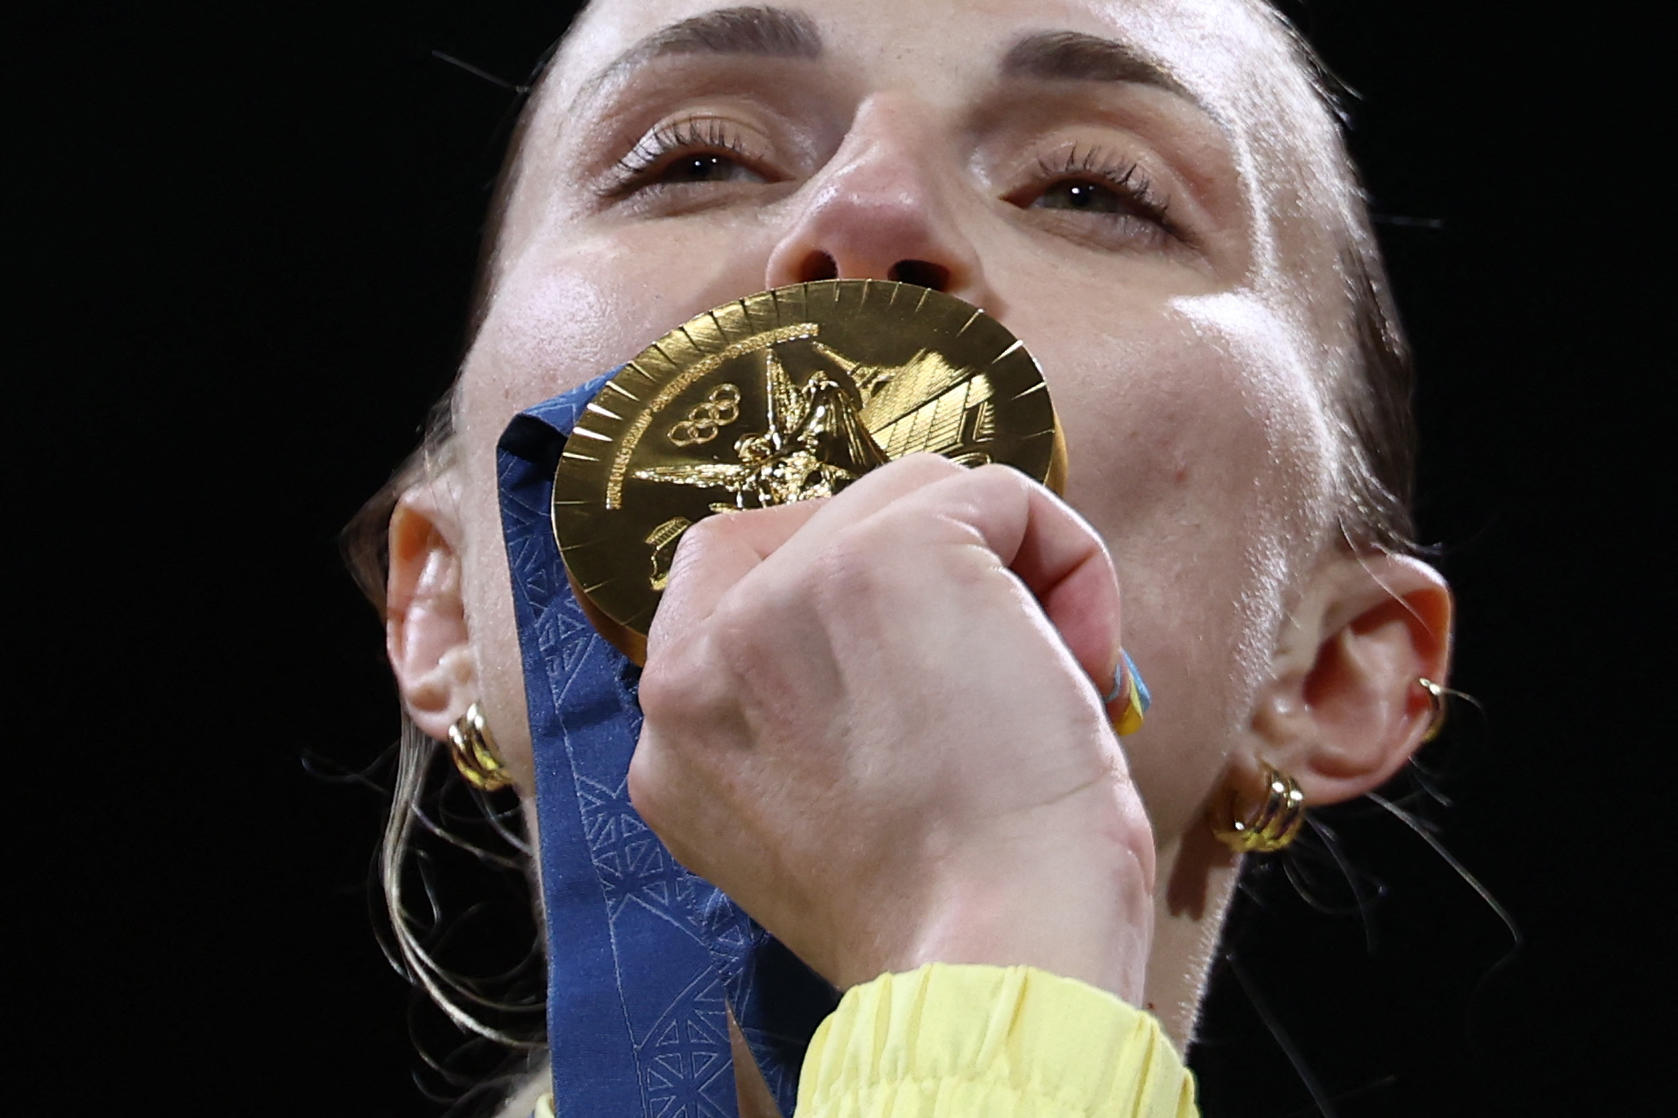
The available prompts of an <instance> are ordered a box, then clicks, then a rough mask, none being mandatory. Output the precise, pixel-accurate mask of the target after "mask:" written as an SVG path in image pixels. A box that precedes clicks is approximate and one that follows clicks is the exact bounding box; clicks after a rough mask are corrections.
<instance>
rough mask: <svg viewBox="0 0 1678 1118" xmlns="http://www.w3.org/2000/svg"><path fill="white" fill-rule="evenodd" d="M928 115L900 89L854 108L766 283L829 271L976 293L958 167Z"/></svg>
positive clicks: (976, 277)
mask: <svg viewBox="0 0 1678 1118" xmlns="http://www.w3.org/2000/svg"><path fill="white" fill-rule="evenodd" d="M932 112H933V110H932V108H931V107H930V106H927V105H926V104H925V103H923V102H921V101H919V100H918V99H916V98H914V97H913V96H912V95H909V94H905V93H897V94H877V95H875V96H873V97H871V98H869V99H868V100H866V101H864V102H863V103H862V104H861V105H860V106H858V109H857V112H856V115H855V117H854V118H853V120H852V124H851V129H850V131H849V132H848V133H847V135H846V137H845V140H844V142H843V143H842V144H841V145H840V147H839V150H838V151H836V152H835V153H834V155H833V158H832V159H831V160H829V161H828V164H827V166H826V167H824V168H823V169H822V170H821V171H820V172H819V173H818V174H817V175H816V177H815V178H814V179H812V180H811V181H810V182H809V183H807V184H806V186H805V191H804V192H805V194H806V196H807V197H806V200H805V203H804V205H803V206H802V207H800V208H799V209H798V210H797V211H796V212H795V216H794V217H793V219H792V222H791V224H790V226H789V227H788V230H787V233H786V235H785V236H784V237H783V238H782V240H781V241H780V243H779V244H778V245H777V246H776V248H775V250H774V252H773V253H772V254H771V256H770V261H769V277H768V280H769V286H771V287H775V286H780V285H781V284H783V283H799V282H804V281H808V280H812V279H826V278H834V277H838V278H846V279H853V278H854V279H863V278H870V279H900V280H904V281H906V282H912V283H920V284H923V285H925V286H928V287H936V288H938V289H940V290H944V291H949V292H951V293H952V294H957V295H961V296H962V297H964V298H970V297H971V296H972V295H973V294H974V293H975V292H976V289H977V287H978V285H979V283H980V274H979V258H978V254H977V252H976V251H975V248H974V246H973V244H972V243H971V241H970V239H969V238H968V237H967V236H966V235H964V233H963V230H962V228H961V225H962V223H961V222H960V221H959V220H957V216H956V214H955V212H954V205H955V203H954V194H955V190H956V188H957V187H958V185H959V183H958V182H957V181H955V179H956V176H957V175H959V173H960V168H959V167H958V166H956V165H955V158H956V157H955V154H954V153H952V152H951V151H950V150H949V147H948V145H947V142H946V141H944V140H943V139H942V137H941V135H940V134H939V132H938V129H937V128H936V127H935V126H934V122H933V120H932V119H931V116H932Z"/></svg>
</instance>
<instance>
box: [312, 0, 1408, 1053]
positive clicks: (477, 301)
mask: <svg viewBox="0 0 1678 1118" xmlns="http://www.w3.org/2000/svg"><path fill="white" fill-rule="evenodd" d="M1252 6H1253V7H1254V8H1255V10H1257V11H1259V12H1261V13H1262V15H1264V16H1266V17H1268V19H1269V20H1270V21H1271V22H1272V23H1273V24H1274V28H1275V30H1276V31H1277V33H1278V34H1279V36H1280V37H1281V40H1282V42H1283V44H1284V49H1285V51H1286V52H1287V54H1288V56H1289V57H1290V59H1291V60H1292V61H1293V63H1294V64H1295V65H1296V66H1297V67H1298V68H1299V70H1300V72H1301V73H1303V74H1304V76H1305V77H1306V79H1307V81H1308V82H1309V83H1310V85H1311V87H1312V89H1313V91H1314V93H1315V95H1316V98H1317V101H1318V103H1319V104H1320V107H1321V109H1322V111H1323V113H1324V114H1325V115H1326V117H1327V118H1328V119H1329V121H1331V122H1332V125H1333V127H1334V129H1335V131H1336V135H1337V138H1338V142H1337V144H1336V147H1335V157H1334V162H1335V166H1333V167H1332V168H1330V169H1329V170H1330V171H1331V172H1332V173H1333V175H1335V176H1338V178H1339V179H1340V181H1342V182H1343V183H1345V184H1346V186H1347V189H1348V191H1349V193H1350V196H1351V199H1352V204H1350V205H1348V206H1346V207H1343V212H1342V216H1341V221H1342V224H1343V228H1341V229H1340V230H1338V234H1339V237H1340V242H1341V243H1340V248H1339V258H1340V265H1341V267H1340V271H1341V275H1342V277H1343V282H1344V286H1345V290H1344V297H1345V300H1346V306H1347V307H1348V308H1349V309H1348V317H1349V325H1350V337H1351V341H1352V345H1353V348H1354V358H1355V359H1354V362H1353V365H1352V368H1351V369H1350V370H1348V375H1346V376H1344V377H1342V378H1341V380H1340V382H1339V383H1338V385H1337V390H1336V391H1335V393H1334V407H1335V409H1336V412H1337V414H1336V415H1335V417H1334V418H1335V420H1336V422H1337V425H1338V426H1339V428H1340V434H1341V438H1340V442H1341V444H1342V451H1343V453H1344V455H1345V457H1346V461H1344V462H1343V471H1342V472H1343V476H1344V484H1343V492H1342V493H1341V508H1340V509H1339V510H1338V515H1339V529H1340V536H1341V539H1342V541H1343V543H1344V546H1346V547H1349V548H1351V549H1353V550H1354V551H1359V552H1366V553H1375V552H1385V553H1409V552H1413V551H1414V550H1416V545H1415V543H1414V542H1413V536H1414V525H1413V520H1412V514H1411V502H1412V496H1413V489H1414V473H1415V461H1416V448H1415V432H1414V425H1413V420H1412V416H1411V395H1412V391H1413V377H1414V374H1413V367H1412V358H1411V352H1410V348H1409V345H1408V343H1407V342H1406V340H1405V337H1404V333H1403V330H1402V329H1401V326H1400V323H1399V319H1398V314H1397V310H1396V307H1395V305H1394V303H1393V300H1392V296H1391V293H1390V291H1389V288H1388V282H1387V275H1386V267H1385V264H1384V262H1383V260H1382V257H1381V252H1380V248H1379V246H1378V244H1377V242H1376V239H1375V235H1374V231H1373V228H1372V226H1371V223H1370V220H1369V213H1368V204H1367V198H1366V196H1365V194H1364V191H1363V188H1362V184H1361V180H1360V178H1359V176H1358V173H1357V170H1356V168H1355V167H1354V165H1353V163H1352V160H1351V157H1350V155H1349V153H1348V151H1347V149H1346V144H1345V125H1346V117H1345V115H1344V113H1343V111H1342V109H1341V105H1340V103H1339V95H1340V93H1341V92H1342V91H1341V87H1340V86H1339V83H1338V82H1337V81H1336V80H1335V79H1334V78H1333V77H1332V76H1331V75H1330V74H1329V73H1328V71H1327V70H1326V69H1325V68H1324V66H1323V65H1322V63H1321V62H1320V61H1319V60H1318V58H1317V56H1316V54H1315V52H1314V51H1313V50H1312V48H1311V47H1310V46H1309V44H1307V43H1306V42H1305V40H1304V39H1303V38H1302V37H1301V36H1300V35H1299V34H1298V32H1297V31H1295V30H1294V28H1293V27H1292V25H1291V24H1290V23H1289V22H1288V20H1287V18H1286V17H1285V16H1284V15H1283V14H1282V13H1281V12H1279V11H1276V10H1275V9H1273V8H1271V7H1270V6H1269V5H1268V4H1266V3H1264V2H1262V0H1259V2H1256V3H1253V4H1252ZM575 25H576V24H575V17H573V23H572V26H573V27H575ZM568 33H569V32H568ZM564 42H565V40H564V39H563V38H562V39H560V40H559V41H558V42H556V43H555V44H554V45H553V46H551V47H550V48H549V49H548V51H547V52H546V53H545V54H544V55H543V56H542V58H541V59H540V61H539V62H538V64H537V66H536V69H535V72H534V74H533V77H532V80H531V82H530V83H528V84H527V85H525V86H523V87H521V89H520V92H521V93H522V94H524V96H525V102H524V104H523V106H522V107H521V109H520V111H519V114H518V118H517V120H516V123H515V125H514V127H513V129H512V131H511V133H510V136H509V140H508V146H507V150H506V153H505V155H504V157H503V160H502V163H501V168H500V171H499V173H498V175H497V176H496V179H495V185H494V189H493V193H492V197H491V202H490V206H489V211H488V216H487V218H486V221H485V224H484V228H483V237H482V241H481V244H480V251H479V256H478V264H477V272H476V278H475V280H474V283H473V286H472V291H471V297H470V307H469V314H468V319H467V321H468V330H467V334H466V344H465V347H464V349H463V356H464V353H466V352H469V351H470V349H471V346H472V343H473V341H474V340H475V338H476V336H477V334H478V332H479V330H480V329H481V327H482V326H483V323H484V320H485V318H486V317H487V316H488V313H489V310H490V306H491V302H492V300H493V297H494V287H495V282H496V271H497V268H496V262H497V255H498V252H499V250H500V247H501V246H500V241H501V234H502V226H503V223H504V221H505V218H506V214H507V210H508V206H509V203H510V200H511V195H512V193H513V190H514V187H515V185H516V183H517V180H518V176H519V171H520V163H521V158H522V155H523V152H524V146H525V145H524V139H525V136H526V135H527V133H528V132H529V129H530V127H531V121H532V118H533V116H534V113H535V108H536V106H537V105H538V104H539V103H540V101H541V91H542V88H543V86H544V83H545V82H546V81H547V80H548V79H549V78H550V77H551V75H552V73H553V68H552V67H551V65H550V64H551V62H552V60H553V59H554V58H555V57H556V55H557V54H558V52H559V49H560V48H561V47H562V46H563V44H564ZM462 364H464V360H463V362H462ZM458 385H459V378H458V375H457V377H456V381H455V384H454V386H451V388H450V389H449V391H448V392H447V393H445V394H444V396H443V397H442V398H441V399H440V400H438V401H437V402H436V403H435V404H434V405H433V406H432V408H431V410H430V413H429V415H428V417H427V420H426V422H425V425H424V429H423V431H424V433H423V435H422V437H421V440H420V443H419V446H418V447H416V448H415V450H414V451H413V452H412V453H411V454H410V455H409V456H408V457H407V459H406V460H405V461H404V462H403V463H402V464H401V466H400V467H398V469H397V470H396V471H395V472H394V473H393V474H392V475H391V477H390V479H389V480H388V481H387V482H386V483H385V484H384V485H383V486H382V487H381V488H380V489H379V490H378V491H377V492H376V493H374V494H373V495H372V497H370V498H369V499H368V500H367V502H366V503H365V504H364V505H363V506H362V507H361V509H360V511H359V512H357V513H356V515H355V516H354V517H353V518H352V519H351V520H350V522H349V524H348V525H347V526H346V527H345V529H344V531H343V534H342V537H341V542H342V547H343V552H344V556H345V560H346V562H347V564H348V566H349V568H350V571H351V572H352V574H353V575H354V577H355V579H356V582H357V583H358V585H359V586H360V588H361V590H362V592H363V593H364V594H365V595H366V597H367V599H368V600H369V601H370V602H371V603H372V604H373V607H374V608H375V609H376V610H377V611H378V612H379V615H380V616H381V617H383V616H384V615H385V611H386V600H385V578H386V572H387V569H388V565H389V559H390V554H389V544H388V528H389V524H390V519H391V516H392V514H393V513H394V511H395V509H396V506H397V503H398V501H399V500H400V498H401V496H402V494H403V493H405V492H406V491H407V490H409V489H410V488H412V487H413V486H415V485H418V484H421V483H423V482H425V481H426V480H427V479H429V478H432V477H435V476H437V475H438V474H439V473H441V472H442V471H445V470H447V469H448V468H449V466H450V463H451V460H452V443H453V437H454V433H455V405H456V391H457V389H458ZM398 750H399V760H398V775H397V779H396V782H395V788H394V789H393V795H392V803H391V807H390V815H389V819H388V822H387V824H386V827H385V831H384V840H383V844H382V847H381V851H380V858H379V878H380V884H381V887H382V890H383V893H384V899H385V911H386V914H387V917H388V920H389V923H390V930H391V935H392V938H393V939H394V943H395V949H394V951H392V950H389V949H387V955H388V956H390V957H391V961H392V963H393V965H395V966H397V968H398V969H399V970H401V971H403V972H404V973H405V974H407V976H408V977H409V978H410V979H411V980H412V981H413V982H415V983H416V984H417V985H418V986H419V987H421V988H422V989H423V990H424V991H425V992H426V994H428V995H429V996H430V997H431V998H432V999H433V1000H434V1001H435V1002H436V1003H437V1004H438V1005H439V1006H440V1007H441V1008H442V1010H443V1012H444V1013H445V1014H447V1016H448V1017H449V1018H450V1019H451V1020H452V1021H453V1022H455V1024H456V1025H458V1026H459V1027H460V1028H461V1029H464V1030H466V1031H468V1032H470V1033H474V1034H477V1035H478V1036H482V1037H486V1038H490V1039H492V1040H495V1041H498V1042H500V1043H503V1044H507V1045H513V1046H518V1047H533V1046H538V1045H540V1044H541V1043H542V1042H543V1037H544V1022H543V1020H542V1018H541V1015H540V1014H536V1015H535V1016H534V1022H533V1023H531V1022H527V1027H526V1028H523V1029H520V1030H512V1029H509V1028H507V1027H504V1026H498V1025H494V1024H491V1023H489V1022H488V1021H487V1020H486V1019H485V1016H484V1015H483V1012H482V1011H483V1010H484V1009H485V1008H493V1009H504V1008H506V1007H507V1006H508V1005H514V1006H522V1005H527V1004H528V1002H529V1001H530V999H531V998H532V997H535V998H537V999H538V1001H539V999H540V998H541V997H542V996H543V994H544V993H545V990H544V989H541V988H540V984H539V983H538V987H539V988H538V990H537V991H536V992H535V993H534V994H533V993H532V992H531V991H530V990H529V989H527V988H521V989H519V990H516V991H513V992H511V993H508V992H503V993H502V994H501V995H500V996H490V995H488V994H486V993H485V991H484V989H483V984H482V983H481V982H480V981H476V980H469V979H463V978H460V977H457V976H454V975H452V974H451V973H450V972H449V971H448V970H447V969H446V967H445V966H444V965H443V964H442V962H441V961H440V960H439V959H438V958H437V957H436V956H435V954H434V953H433V952H432V951H430V950H429V949H428V948H427V947H426V944H425V939H426V937H427V936H430V935H435V933H436V921H435V919H434V918H423V919H422V918H419V917H416V914H415V913H414V912H412V911H410V909H409V906H408V904H407V901H406V899H405V887H404V882H405V881H406V880H407V874H408V872H409V871H408V866H409V863H410V862H411V861H412V860H413V859H414V857H415V842H414V839H415V835H416V827H418V828H419V830H420V831H424V832H429V833H431V834H434V835H438V836H440V837H442V838H444V839H445V841H450V842H454V843H456V844H457V845H459V842H458V840H457V839H454V838H453V837H451V836H450V834H449V833H448V832H447V830H446V829H444V828H442V827H440V826H439V825H438V823H437V822H436V821H434V820H433V819H432V818H431V817H430V816H429V815H428V814H427V812H426V809H425V806H424V805H425V803H426V798H427V795H428V793H427V778H428V776H429V774H430V773H431V771H432V770H433V768H435V767H437V762H438V755H439V753H440V750H439V749H438V747H437V743H435V742H433V741H431V740H429V739H428V738H426V737H425V735H424V734H422V733H421V732H420V731H419V730H418V729H417V727H415V726H414V724H413V723H412V721H411V720H410V719H409V718H408V717H407V715H406V713H405V712H404V713H403V715H402V733H401V739H400V743H399V746H398ZM477 795H478V799H479V802H480V805H481V806H482V808H483V810H484V812H485V817H486V818H488V819H491V820H492V821H493V828H492V829H494V830H495V831H498V832H499V833H500V834H501V835H502V836H503V837H504V838H505V839H506V840H507V841H508V842H509V843H511V844H512V848H513V849H514V850H515V851H521V852H523V853H524V854H525V855H528V848H527V847H526V845H525V844H524V843H523V841H522V840H521V839H520V838H519V836H517V835H516V834H513V833H512V832H510V831H509V830H508V829H507V827H506V826H505V824H504V822H503V819H504V816H503V815H501V814H498V813H496V812H494V811H493V809H492V807H491V806H490V804H489V803H488V800H487V799H486V798H484V797H483V796H482V795H481V794H477ZM477 854H478V856H479V857H481V858H482V859H483V860H485V861H486V862H500V863H502V864H505V862H506V858H505V857H503V856H501V855H496V854H492V853H490V852H489V851H487V850H484V849H478V850H477ZM537 954H538V956H539V954H540V946H539V944H538V947H537ZM539 969H540V968H538V970H539ZM537 977H538V978H540V975H538V976H537ZM521 981H522V982H523V983H524V985H525V987H528V985H529V976H528V975H527V976H523V978H522V979H521Z"/></svg>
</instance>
